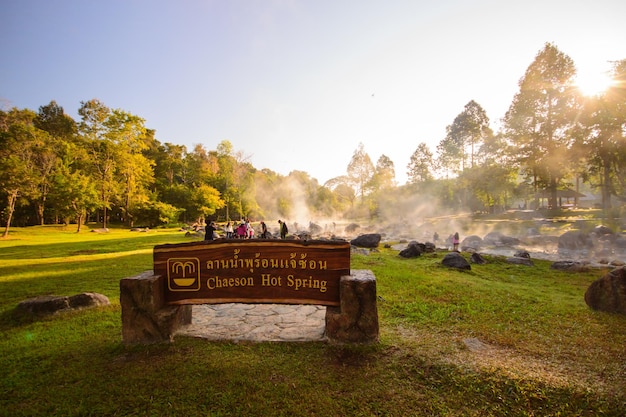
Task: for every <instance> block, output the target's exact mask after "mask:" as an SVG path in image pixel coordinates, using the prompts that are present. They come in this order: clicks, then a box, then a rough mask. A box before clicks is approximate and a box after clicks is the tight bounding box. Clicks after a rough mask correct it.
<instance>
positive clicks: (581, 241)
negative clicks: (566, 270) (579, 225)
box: [558, 230, 593, 250]
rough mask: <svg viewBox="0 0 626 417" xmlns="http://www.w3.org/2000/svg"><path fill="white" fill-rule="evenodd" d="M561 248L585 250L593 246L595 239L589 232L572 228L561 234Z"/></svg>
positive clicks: (559, 244)
mask: <svg viewBox="0 0 626 417" xmlns="http://www.w3.org/2000/svg"><path fill="white" fill-rule="evenodd" d="M558 247H559V249H567V250H583V249H591V248H593V241H592V240H591V237H590V236H589V234H587V233H583V232H581V231H580V230H570V231H569V232H565V233H563V234H562V235H561V236H559V242H558Z"/></svg>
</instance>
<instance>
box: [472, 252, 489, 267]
mask: <svg viewBox="0 0 626 417" xmlns="http://www.w3.org/2000/svg"><path fill="white" fill-rule="evenodd" d="M470 262H471V263H473V264H478V265H485V264H486V263H487V260H485V258H483V257H482V255H481V254H480V253H478V252H474V253H472V254H471V256H470Z"/></svg>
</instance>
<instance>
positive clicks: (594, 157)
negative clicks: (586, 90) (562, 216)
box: [576, 60, 626, 210]
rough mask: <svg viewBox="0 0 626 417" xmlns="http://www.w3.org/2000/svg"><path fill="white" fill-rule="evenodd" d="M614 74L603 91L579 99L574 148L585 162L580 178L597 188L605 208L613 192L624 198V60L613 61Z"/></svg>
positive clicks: (625, 70) (625, 76)
mask: <svg viewBox="0 0 626 417" xmlns="http://www.w3.org/2000/svg"><path fill="white" fill-rule="evenodd" d="M613 73H614V74H613V76H614V81H615V83H614V84H613V85H612V86H611V87H610V88H609V89H608V90H607V91H606V92H605V93H604V94H601V95H599V96H595V97H587V98H584V99H583V100H582V102H583V111H582V116H581V117H580V118H579V122H580V125H579V127H580V129H579V131H578V133H579V136H578V139H579V141H578V143H577V148H576V149H577V150H578V151H579V153H578V154H577V156H578V157H579V158H580V159H583V160H584V161H585V162H586V163H585V165H584V168H585V169H584V171H583V173H582V174H583V179H584V180H586V181H588V182H591V183H592V185H595V186H597V187H598V188H600V190H601V194H602V207H603V208H604V209H605V210H606V209H610V208H611V207H612V204H611V196H612V195H615V196H618V197H620V198H621V199H622V200H626V179H625V178H626V137H625V136H624V134H625V133H624V132H625V131H626V111H625V110H626V93H625V88H624V84H621V83H624V82H625V81H626V79H625V78H626V60H622V61H620V62H617V63H615V64H614V69H613ZM620 81H621V82H620ZM594 183H595V184H594Z"/></svg>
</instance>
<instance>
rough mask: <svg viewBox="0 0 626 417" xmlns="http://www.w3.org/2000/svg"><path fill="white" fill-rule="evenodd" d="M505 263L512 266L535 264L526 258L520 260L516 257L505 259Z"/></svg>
mask: <svg viewBox="0 0 626 417" xmlns="http://www.w3.org/2000/svg"><path fill="white" fill-rule="evenodd" d="M506 262H507V263H509V264H514V265H526V266H534V265H535V264H534V263H533V261H531V260H530V259H528V258H520V257H518V256H513V257H510V258H506Z"/></svg>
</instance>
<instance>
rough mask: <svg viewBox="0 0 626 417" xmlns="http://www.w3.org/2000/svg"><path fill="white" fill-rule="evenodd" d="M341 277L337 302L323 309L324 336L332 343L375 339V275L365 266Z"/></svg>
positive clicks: (376, 318) (376, 320) (366, 341)
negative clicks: (337, 304) (324, 311)
mask: <svg viewBox="0 0 626 417" xmlns="http://www.w3.org/2000/svg"><path fill="white" fill-rule="evenodd" d="M350 274H351V275H348V276H343V277H341V281H340V283H339V293H340V300H341V305H340V306H339V307H327V308H326V337H327V338H328V340H329V341H330V342H333V343H374V342H378V308H377V306H376V277H375V276H374V273H373V272H372V271H370V270H366V269H357V270H352V271H350Z"/></svg>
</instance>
